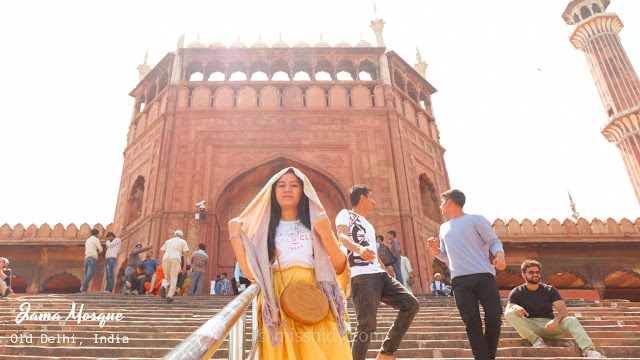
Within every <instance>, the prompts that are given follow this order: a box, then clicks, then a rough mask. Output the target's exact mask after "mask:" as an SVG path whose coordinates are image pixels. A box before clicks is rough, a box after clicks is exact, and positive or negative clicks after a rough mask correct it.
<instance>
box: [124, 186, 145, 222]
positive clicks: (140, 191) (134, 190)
mask: <svg viewBox="0 0 640 360" xmlns="http://www.w3.org/2000/svg"><path fill="white" fill-rule="evenodd" d="M144 186H145V185H144V177H142V176H138V178H137V179H136V181H135V182H134V183H133V186H131V191H130V192H129V199H128V201H127V202H128V206H129V211H128V212H127V222H126V223H127V224H129V223H131V222H133V221H134V220H136V219H138V218H139V217H140V215H142V200H143V199H144Z"/></svg>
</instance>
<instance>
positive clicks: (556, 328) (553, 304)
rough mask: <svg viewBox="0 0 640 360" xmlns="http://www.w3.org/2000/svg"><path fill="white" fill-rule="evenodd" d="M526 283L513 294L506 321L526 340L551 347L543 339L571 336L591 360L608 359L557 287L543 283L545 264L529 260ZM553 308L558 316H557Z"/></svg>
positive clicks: (525, 267) (525, 266) (524, 270)
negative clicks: (597, 349) (574, 314)
mask: <svg viewBox="0 0 640 360" xmlns="http://www.w3.org/2000/svg"><path fill="white" fill-rule="evenodd" d="M520 269H521V271H522V278H523V279H524V280H525V283H524V284H522V285H520V286H517V287H515V288H514V289H513V290H511V293H510V294H509V300H508V302H507V308H506V311H505V313H504V316H505V318H506V319H507V321H508V322H509V324H511V326H513V327H514V328H515V329H516V331H517V332H518V334H520V336H522V338H523V339H526V340H529V341H530V342H531V344H533V347H534V348H547V347H549V346H547V344H545V343H544V340H543V339H560V338H562V336H563V335H564V334H568V333H570V334H571V335H573V338H574V339H575V340H576V342H577V343H578V346H579V347H580V349H581V350H582V355H583V356H584V357H587V358H605V356H603V355H602V354H600V353H599V352H597V351H596V348H595V346H594V345H593V341H591V338H589V335H587V333H586V332H585V331H584V329H583V328H582V325H580V322H578V319H576V318H575V317H573V316H568V315H569V314H568V311H567V305H566V304H565V303H564V301H563V300H562V297H561V296H560V293H559V292H558V290H556V288H555V287H553V286H551V285H547V284H540V280H541V279H542V273H541V271H540V270H541V269H542V265H541V264H540V263H539V262H538V261H536V260H530V259H529V260H525V261H524V262H523V263H522V265H521V266H520ZM553 308H556V310H557V311H558V313H557V314H556V315H555V316H554V315H553Z"/></svg>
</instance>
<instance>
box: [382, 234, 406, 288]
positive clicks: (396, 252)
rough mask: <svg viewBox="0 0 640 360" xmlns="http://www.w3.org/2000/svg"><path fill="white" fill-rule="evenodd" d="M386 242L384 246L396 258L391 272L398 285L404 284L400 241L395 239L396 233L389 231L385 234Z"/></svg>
mask: <svg viewBox="0 0 640 360" xmlns="http://www.w3.org/2000/svg"><path fill="white" fill-rule="evenodd" d="M386 240H387V241H386V242H385V244H387V246H388V247H389V248H390V249H391V253H392V254H393V257H395V258H396V262H394V263H393V265H392V266H393V272H394V273H395V274H396V280H398V281H399V282H400V284H404V278H403V277H402V264H401V263H402V251H400V241H398V239H396V232H395V231H394V230H391V231H389V232H387V239H386Z"/></svg>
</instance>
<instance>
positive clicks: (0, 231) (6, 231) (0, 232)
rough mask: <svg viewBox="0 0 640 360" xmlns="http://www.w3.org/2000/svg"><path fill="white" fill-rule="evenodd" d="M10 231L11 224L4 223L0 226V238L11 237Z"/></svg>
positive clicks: (11, 230)
mask: <svg viewBox="0 0 640 360" xmlns="http://www.w3.org/2000/svg"><path fill="white" fill-rule="evenodd" d="M12 232H13V229H12V228H11V226H9V224H4V225H2V226H0V240H6V239H9V238H10V237H11V233H12Z"/></svg>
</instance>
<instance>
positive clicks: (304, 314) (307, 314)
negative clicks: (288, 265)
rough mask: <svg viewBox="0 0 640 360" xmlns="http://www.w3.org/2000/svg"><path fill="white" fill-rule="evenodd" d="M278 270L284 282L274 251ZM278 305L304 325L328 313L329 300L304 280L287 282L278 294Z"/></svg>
mask: <svg viewBox="0 0 640 360" xmlns="http://www.w3.org/2000/svg"><path fill="white" fill-rule="evenodd" d="M276 260H278V270H279V272H280V277H281V279H282V284H284V276H282V269H281V268H280V259H279V257H278V252H277V251H276ZM280 307H281V308H282V311H284V313H285V314H287V316H288V317H290V318H292V319H293V320H294V321H297V322H300V323H302V324H305V325H313V324H315V323H317V322H319V321H320V320H322V319H324V318H325V317H326V316H327V314H328V313H329V300H327V297H326V296H324V294H323V293H322V291H320V289H318V287H317V286H316V285H313V284H308V283H304V282H297V283H293V284H289V285H287V286H286V287H285V288H284V291H282V294H280Z"/></svg>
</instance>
